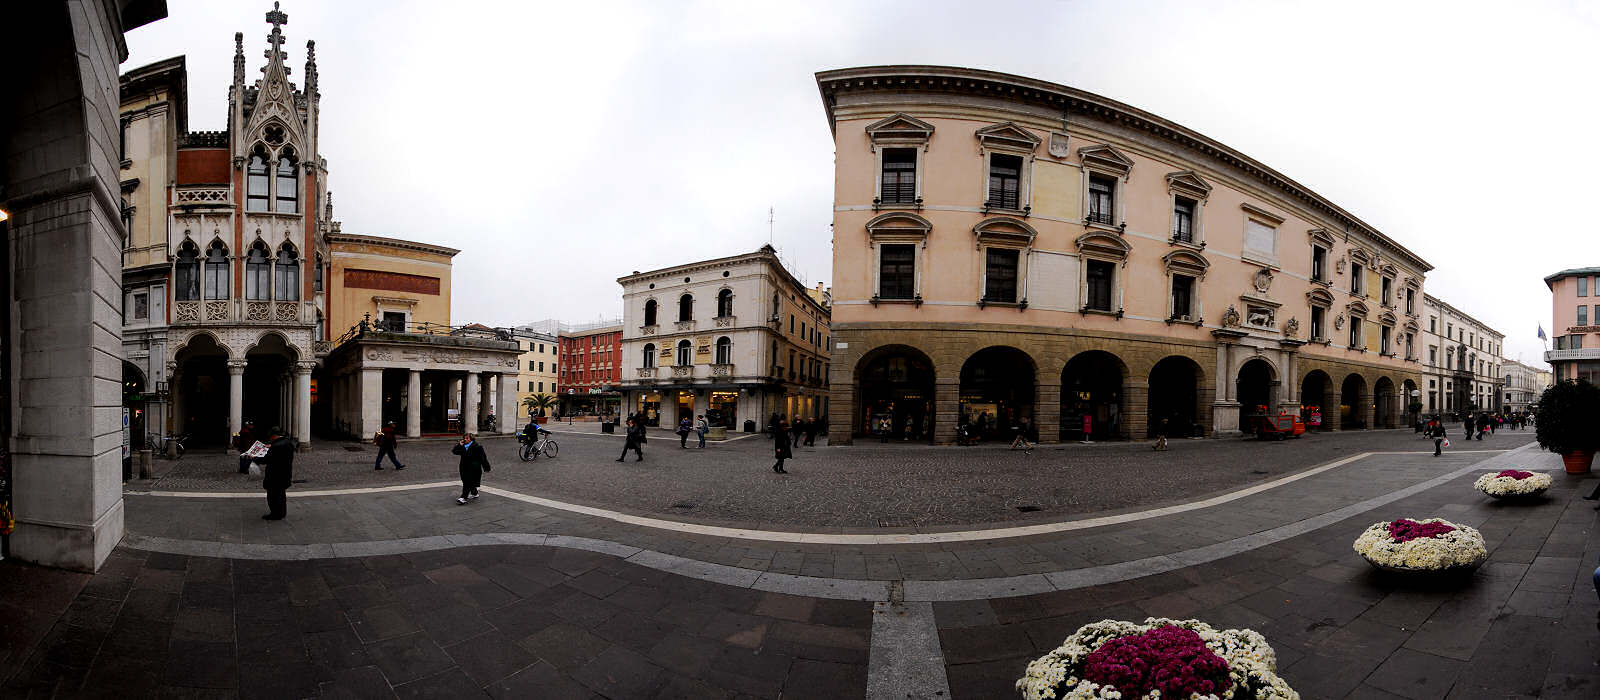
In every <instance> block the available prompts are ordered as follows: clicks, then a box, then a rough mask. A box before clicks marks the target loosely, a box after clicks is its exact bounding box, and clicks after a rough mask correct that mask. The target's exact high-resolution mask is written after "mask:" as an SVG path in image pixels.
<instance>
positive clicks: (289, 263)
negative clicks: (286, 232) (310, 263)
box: [272, 243, 300, 301]
mask: <svg viewBox="0 0 1600 700" xmlns="http://www.w3.org/2000/svg"><path fill="white" fill-rule="evenodd" d="M272 298H274V299H277V300H278V301H295V300H298V299H299V298H300V261H299V259H298V258H297V257H296V256H295V253H294V246H292V245H290V244H288V243H285V244H283V248H281V249H279V250H278V260H277V265H275V266H273V290H272Z"/></svg>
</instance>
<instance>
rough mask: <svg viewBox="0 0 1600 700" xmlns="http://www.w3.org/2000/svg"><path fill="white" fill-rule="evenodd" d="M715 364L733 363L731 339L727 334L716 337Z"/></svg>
mask: <svg viewBox="0 0 1600 700" xmlns="http://www.w3.org/2000/svg"><path fill="white" fill-rule="evenodd" d="M717 364H719V365H731V364H733V339H731V338H729V337H728V336H722V337H721V338H718V339H717Z"/></svg>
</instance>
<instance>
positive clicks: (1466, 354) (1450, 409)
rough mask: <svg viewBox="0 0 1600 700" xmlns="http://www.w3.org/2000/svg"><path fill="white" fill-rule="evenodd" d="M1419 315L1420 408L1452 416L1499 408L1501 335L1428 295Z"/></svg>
mask: <svg viewBox="0 0 1600 700" xmlns="http://www.w3.org/2000/svg"><path fill="white" fill-rule="evenodd" d="M1423 314H1424V316H1426V325H1425V326H1424V330H1423V332H1422V345H1423V346H1424V348H1423V349H1422V352H1423V353H1424V356H1423V358H1422V371H1423V375H1424V376H1425V377H1426V381H1425V382H1424V383H1425V384H1426V386H1424V387H1423V388H1422V390H1421V393H1420V394H1418V396H1417V401H1418V402H1419V403H1421V404H1422V410H1423V411H1425V412H1427V413H1440V414H1444V415H1446V416H1450V417H1452V418H1455V417H1460V416H1461V415H1463V414H1466V413H1469V412H1472V411H1499V410H1500V409H1501V408H1502V407H1503V404H1502V401H1503V398H1502V394H1504V392H1503V391H1502V389H1503V388H1504V383H1505V379H1504V376H1503V375H1502V373H1501V364H1502V363H1504V362H1505V360H1504V359H1503V358H1502V357H1501V352H1502V351H1503V350H1504V347H1503V343H1504V341H1505V334H1503V333H1501V332H1499V331H1497V330H1495V329H1493V328H1490V327H1489V326H1488V324H1485V323H1483V322H1482V321H1479V320H1478V319H1476V318H1473V317H1472V316H1471V315H1470V314H1468V313H1466V312H1465V311H1462V310H1460V309H1458V308H1456V307H1454V306H1451V305H1450V304H1448V303H1446V302H1445V301H1443V300H1441V299H1439V298H1437V297H1435V296H1433V295H1432V294H1428V295H1425V296H1424V298H1423Z"/></svg>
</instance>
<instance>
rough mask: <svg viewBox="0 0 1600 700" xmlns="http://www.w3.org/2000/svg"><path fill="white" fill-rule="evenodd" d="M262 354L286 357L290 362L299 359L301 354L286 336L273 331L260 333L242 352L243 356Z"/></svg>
mask: <svg viewBox="0 0 1600 700" xmlns="http://www.w3.org/2000/svg"><path fill="white" fill-rule="evenodd" d="M263 353H271V354H278V355H287V356H288V357H289V359H290V360H296V359H299V358H300V357H301V355H302V354H303V353H301V352H300V348H299V347H298V346H296V345H295V344H294V342H292V341H290V340H289V337H288V336H286V335H284V334H282V333H280V332H278V331H275V330H269V331H262V332H261V333H260V334H259V335H257V336H256V337H255V341H254V342H252V343H250V345H249V346H248V347H246V348H245V351H244V354H245V355H251V354H263Z"/></svg>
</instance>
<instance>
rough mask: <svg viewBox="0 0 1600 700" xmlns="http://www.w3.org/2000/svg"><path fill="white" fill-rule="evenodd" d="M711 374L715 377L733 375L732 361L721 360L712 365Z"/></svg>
mask: <svg viewBox="0 0 1600 700" xmlns="http://www.w3.org/2000/svg"><path fill="white" fill-rule="evenodd" d="M711 376H713V377H732V376H733V363H731V362H728V363H722V362H719V363H717V364H714V365H711Z"/></svg>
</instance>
